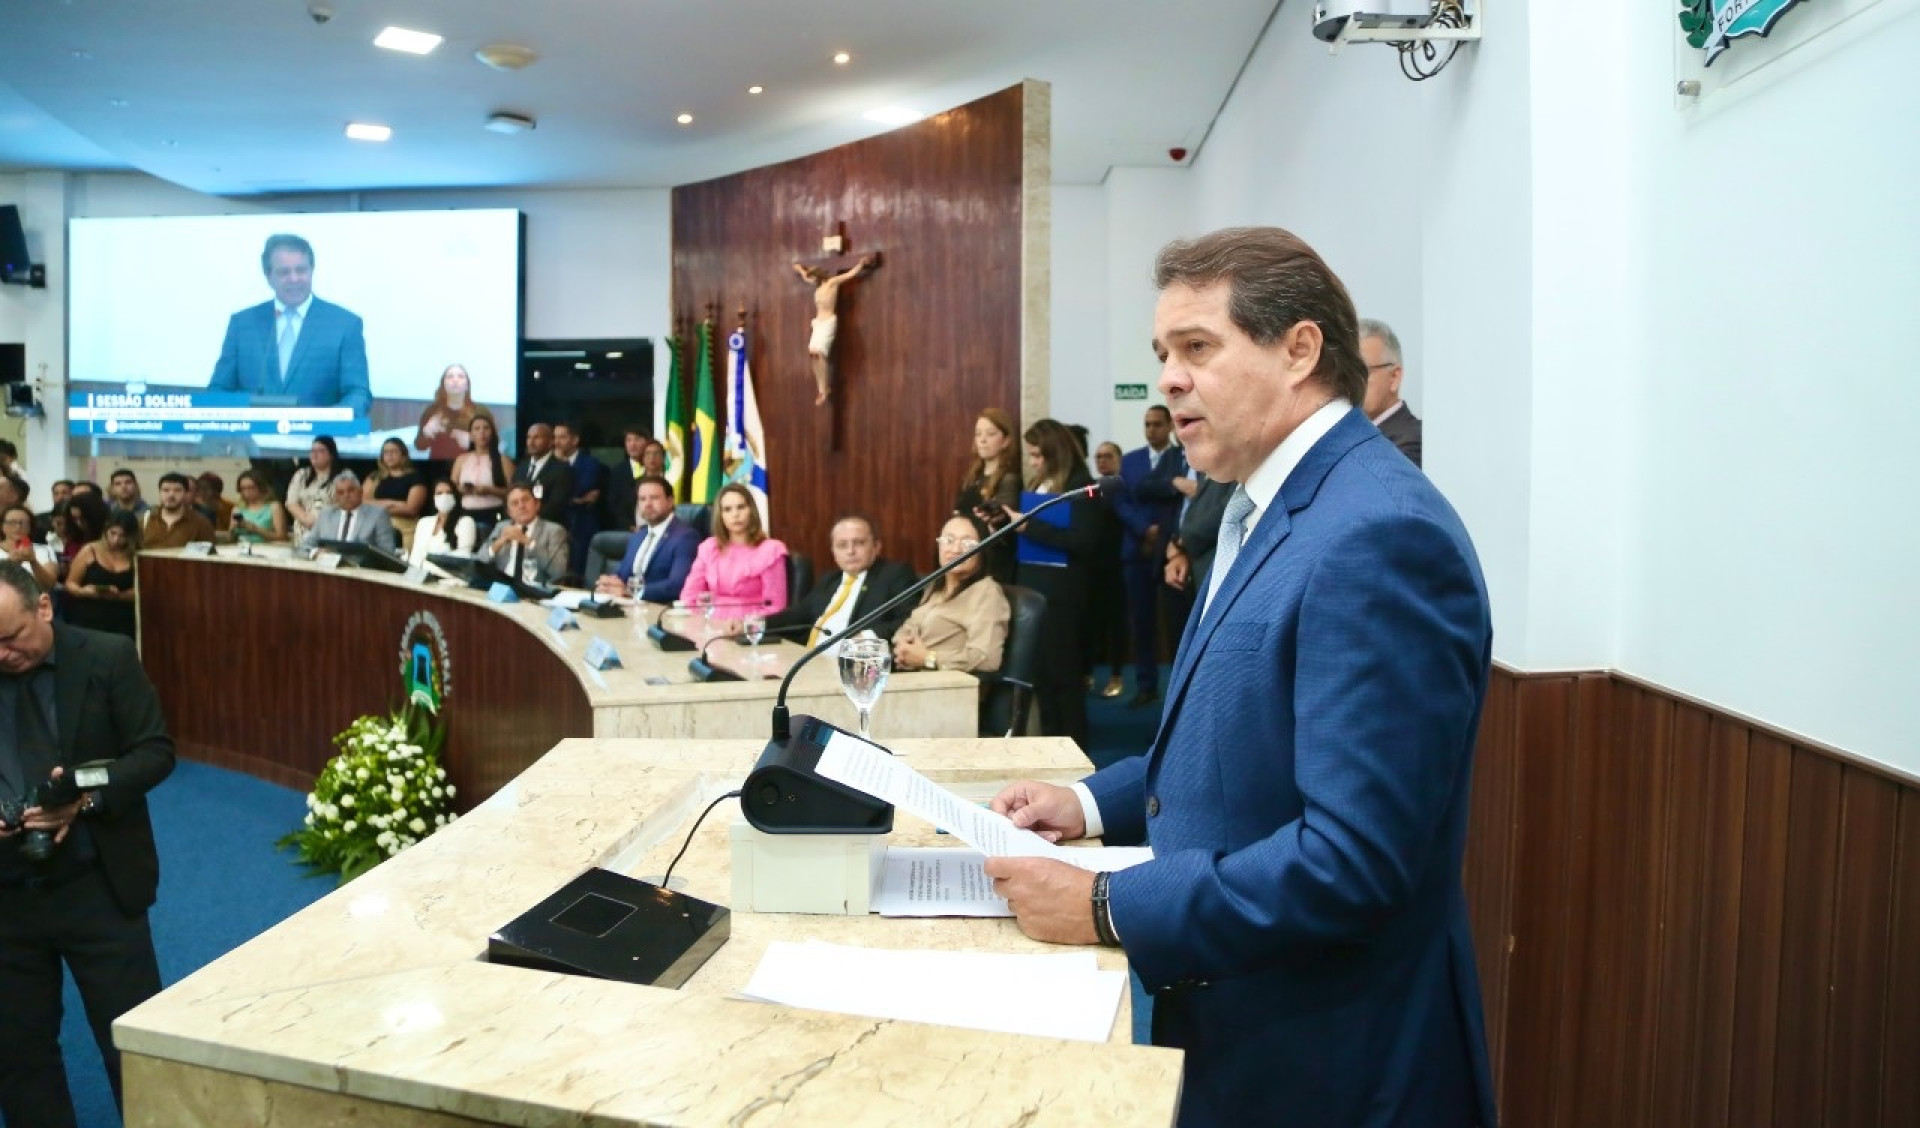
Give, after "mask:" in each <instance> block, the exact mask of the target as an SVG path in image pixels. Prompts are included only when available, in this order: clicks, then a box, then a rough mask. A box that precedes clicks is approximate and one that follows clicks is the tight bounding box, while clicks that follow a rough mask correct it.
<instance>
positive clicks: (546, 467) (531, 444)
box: [513, 423, 573, 526]
mask: <svg viewBox="0 0 1920 1128" xmlns="http://www.w3.org/2000/svg"><path fill="white" fill-rule="evenodd" d="M525 454H526V457H524V458H522V459H521V460H520V465H518V466H515V467H514V468H513V482H514V484H516V485H524V486H527V487H528V488H529V489H531V490H533V499H534V500H535V501H537V502H539V503H540V517H541V519H542V520H546V521H552V522H553V523H554V524H556V525H560V526H565V525H566V523H567V510H568V509H570V508H571V507H572V505H573V467H571V466H569V465H567V460H566V459H564V458H556V457H555V456H554V453H553V428H552V427H549V426H547V425H546V424H545V423H535V424H534V425H533V426H531V427H528V428H527V448H526V451H525Z"/></svg>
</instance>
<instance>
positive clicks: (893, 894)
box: [873, 846, 1013, 917]
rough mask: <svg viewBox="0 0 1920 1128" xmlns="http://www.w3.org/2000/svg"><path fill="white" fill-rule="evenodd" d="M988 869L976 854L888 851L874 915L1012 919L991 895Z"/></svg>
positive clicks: (1000, 900)
mask: <svg viewBox="0 0 1920 1128" xmlns="http://www.w3.org/2000/svg"><path fill="white" fill-rule="evenodd" d="M986 864H987V859H986V856H985V855H983V854H981V853H980V852H979V851H978V850H962V849H959V848H958V847H945V846H889V847H887V856H886V860H885V861H884V862H883V863H882V864H881V867H880V884H879V886H878V887H877V888H876V889H875V890H874V893H873V911H874V912H876V913H879V914H880V915H881V916H886V917H943V916H957V917H1010V916H1012V915H1013V909H1012V908H1011V907H1009V906H1008V905H1007V902H1006V898H1004V897H1002V896H1000V895H999V894H998V893H995V892H994V891H993V882H992V880H990V879H989V878H988V877H987V873H986V870H985V868H984V867H985V866H986Z"/></svg>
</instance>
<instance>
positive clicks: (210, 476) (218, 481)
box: [194, 470, 227, 493]
mask: <svg viewBox="0 0 1920 1128" xmlns="http://www.w3.org/2000/svg"><path fill="white" fill-rule="evenodd" d="M194 483H195V484H196V485H202V486H212V487H213V492H214V493H225V492H226V489H227V482H226V479H224V478H222V477H221V476H220V475H218V474H215V473H214V472H213V471H211V470H208V471H205V472H204V473H202V474H201V475H200V476H199V477H198V478H195V479H194Z"/></svg>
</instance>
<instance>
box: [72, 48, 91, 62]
mask: <svg viewBox="0 0 1920 1128" xmlns="http://www.w3.org/2000/svg"><path fill="white" fill-rule="evenodd" d="M71 54H72V56H73V57H74V58H75V59H77V60H79V61H80V62H83V63H84V62H89V61H91V60H92V59H93V52H92V51H77V50H76V51H73V52H71Z"/></svg>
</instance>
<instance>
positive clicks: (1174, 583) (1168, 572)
mask: <svg viewBox="0 0 1920 1128" xmlns="http://www.w3.org/2000/svg"><path fill="white" fill-rule="evenodd" d="M1187 483H1191V484H1192V491H1191V492H1189V491H1188V490H1187V489H1186V488H1181V489H1180V492H1181V493H1182V494H1185V495H1186V501H1185V503H1184V504H1183V506H1182V508H1181V510H1180V524H1179V527H1178V528H1177V529H1176V530H1175V533H1174V537H1173V540H1171V541H1170V542H1168V544H1167V561H1166V569H1165V572H1164V575H1165V578H1166V581H1167V586H1168V587H1170V588H1172V589H1173V590H1175V591H1177V592H1179V593H1180V595H1181V597H1182V599H1183V600H1184V601H1185V605H1184V608H1183V610H1182V612H1181V615H1180V620H1181V623H1182V625H1184V624H1185V622H1186V616H1187V614H1188V613H1190V612H1191V611H1192V610H1193V593H1194V591H1195V590H1196V588H1197V586H1198V585H1199V584H1202V583H1205V582H1206V578H1207V569H1209V568H1211V567H1213V547H1214V544H1215V543H1216V542H1217V541H1219V539H1220V515H1221V514H1222V513H1224V512H1226V508H1227V498H1229V497H1231V496H1233V483H1232V482H1221V481H1216V480H1214V479H1212V478H1209V477H1207V476H1206V475H1205V474H1201V473H1199V472H1198V471H1195V472H1194V476H1193V477H1190V478H1183V479H1181V480H1180V481H1179V482H1176V483H1175V486H1176V487H1184V486H1185V485H1186V484H1187Z"/></svg>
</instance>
